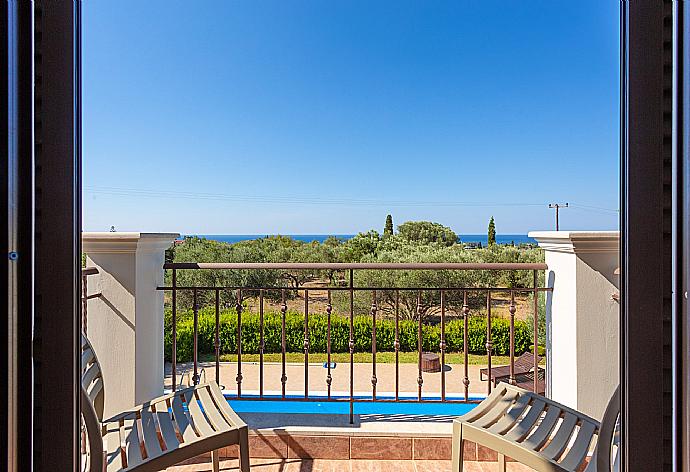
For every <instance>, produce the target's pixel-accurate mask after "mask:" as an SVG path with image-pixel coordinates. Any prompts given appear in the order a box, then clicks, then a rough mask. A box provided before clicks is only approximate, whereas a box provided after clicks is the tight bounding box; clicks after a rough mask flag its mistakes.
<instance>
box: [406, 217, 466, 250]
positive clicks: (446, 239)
mask: <svg viewBox="0 0 690 472" xmlns="http://www.w3.org/2000/svg"><path fill="white" fill-rule="evenodd" d="M398 235H399V236H400V237H401V238H402V239H404V240H406V241H409V242H412V243H419V244H430V243H439V244H441V245H442V246H452V245H453V244H455V243H456V242H457V241H458V235H457V234H455V232H454V231H453V230H452V229H450V228H449V227H447V226H443V225H442V224H440V223H432V222H431V221H407V222H405V223H403V224H401V225H399V226H398Z"/></svg>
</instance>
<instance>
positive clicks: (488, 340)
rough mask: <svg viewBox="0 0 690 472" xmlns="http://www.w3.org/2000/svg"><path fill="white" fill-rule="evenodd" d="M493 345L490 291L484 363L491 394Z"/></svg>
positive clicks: (487, 304) (487, 301)
mask: <svg viewBox="0 0 690 472" xmlns="http://www.w3.org/2000/svg"><path fill="white" fill-rule="evenodd" d="M492 348H493V344H492V343H491V291H490V290H488V291H487V292H486V363H487V366H486V367H487V370H488V372H489V377H488V380H487V389H488V391H489V393H491V382H492V381H493V378H492V374H491V349H492Z"/></svg>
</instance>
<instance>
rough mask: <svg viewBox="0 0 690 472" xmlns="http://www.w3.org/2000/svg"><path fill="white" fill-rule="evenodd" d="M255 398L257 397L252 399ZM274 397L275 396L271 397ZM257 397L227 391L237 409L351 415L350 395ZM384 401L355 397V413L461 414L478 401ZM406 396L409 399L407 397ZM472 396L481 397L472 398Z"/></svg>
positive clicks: (233, 406) (254, 411)
mask: <svg viewBox="0 0 690 472" xmlns="http://www.w3.org/2000/svg"><path fill="white" fill-rule="evenodd" d="M253 398H254V399H253ZM271 398H275V400H272V399H271ZM280 398H281V397H279V396H276V397H266V396H265V397H264V400H259V399H258V397H253V396H247V397H244V396H243V399H242V400H238V399H237V398H236V397H235V396H234V395H232V396H230V395H226V399H227V400H228V403H229V404H230V406H231V407H232V409H233V410H235V412H237V413H294V414H321V415H349V414H350V402H349V397H338V398H336V399H335V400H331V401H329V400H327V399H326V398H324V399H323V400H319V399H318V398H311V399H310V400H309V401H300V400H299V398H300V397H296V396H293V397H286V399H285V400H282V399H280ZM378 399H379V400H383V401H375V402H372V401H361V399H360V401H357V399H355V401H354V404H353V406H354V414H355V415H420V416H460V415H464V414H465V413H467V412H468V411H470V410H472V408H474V407H475V406H476V405H477V404H476V403H461V402H457V401H453V402H439V401H434V402H426V403H417V402H414V401H410V400H415V399H416V398H415V399H413V398H408V399H403V400H402V401H398V402H393V401H386V400H393V399H394V397H378ZM405 400H407V401H405ZM424 400H438V399H437V398H425V399H424ZM470 400H474V401H479V400H481V398H471V399H470Z"/></svg>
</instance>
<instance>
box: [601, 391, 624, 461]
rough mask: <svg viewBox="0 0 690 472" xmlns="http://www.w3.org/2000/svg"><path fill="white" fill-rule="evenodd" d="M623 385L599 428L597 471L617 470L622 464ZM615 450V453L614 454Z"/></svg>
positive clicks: (608, 407)
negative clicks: (621, 417) (621, 418)
mask: <svg viewBox="0 0 690 472" xmlns="http://www.w3.org/2000/svg"><path fill="white" fill-rule="evenodd" d="M620 411H621V387H620V385H619V386H618V387H616V391H615V392H613V395H612V396H611V399H610V400H609V403H608V405H606V411H605V412H604V417H603V418H602V420H601V427H600V428H599V439H598V440H597V448H596V461H597V464H596V465H597V467H596V470H597V472H604V471H606V472H609V471H614V472H617V471H618V470H619V467H620V466H619V464H620V428H619V424H620V422H619V418H620ZM614 449H615V450H614ZM612 452H613V454H612Z"/></svg>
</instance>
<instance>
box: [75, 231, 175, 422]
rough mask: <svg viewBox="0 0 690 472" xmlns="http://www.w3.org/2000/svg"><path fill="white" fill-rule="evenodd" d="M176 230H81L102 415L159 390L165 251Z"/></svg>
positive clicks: (89, 331)
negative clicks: (93, 269) (100, 378)
mask: <svg viewBox="0 0 690 472" xmlns="http://www.w3.org/2000/svg"><path fill="white" fill-rule="evenodd" d="M177 237H179V234H172V233H119V232H113V233H83V234H82V244H83V248H84V252H85V253H86V256H87V257H86V266H87V267H96V268H98V270H99V273H98V275H95V276H90V278H89V292H90V293H94V292H100V293H101V296H100V297H97V298H93V299H91V300H89V302H88V323H87V329H88V337H89V340H90V341H91V343H92V344H93V347H94V350H95V351H96V355H97V356H98V360H99V362H100V364H101V367H102V369H103V378H104V386H105V414H106V415H109V414H115V413H117V412H119V411H122V410H124V409H126V408H129V407H131V406H133V405H135V404H139V403H142V402H145V401H147V400H150V399H151V398H153V397H155V396H158V395H161V394H162V393H163V377H164V371H163V369H164V359H163V347H164V345H163V322H164V312H163V297H164V295H163V292H161V291H158V290H156V287H158V286H160V285H163V263H164V262H165V250H166V249H167V248H168V247H170V246H171V245H172V243H173V241H174V240H175V238H177Z"/></svg>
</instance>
